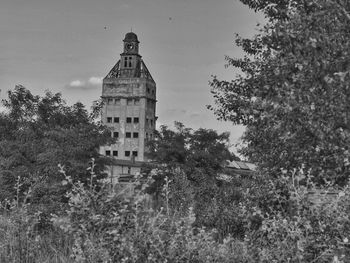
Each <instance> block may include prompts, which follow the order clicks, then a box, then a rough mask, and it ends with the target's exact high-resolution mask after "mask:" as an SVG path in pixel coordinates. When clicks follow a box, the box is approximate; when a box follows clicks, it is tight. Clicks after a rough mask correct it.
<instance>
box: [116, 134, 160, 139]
mask: <svg viewBox="0 0 350 263" xmlns="http://www.w3.org/2000/svg"><path fill="white" fill-rule="evenodd" d="M112 135H113V137H114V138H119V132H113V133H112ZM131 135H132V137H131ZM125 137H126V138H138V137H139V133H138V132H133V133H131V132H126V133H125ZM146 139H153V134H152V133H150V134H148V133H147V132H146Z"/></svg>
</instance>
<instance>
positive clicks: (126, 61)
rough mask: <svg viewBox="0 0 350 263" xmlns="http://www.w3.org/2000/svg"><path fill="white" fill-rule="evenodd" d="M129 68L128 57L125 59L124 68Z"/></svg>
mask: <svg viewBox="0 0 350 263" xmlns="http://www.w3.org/2000/svg"><path fill="white" fill-rule="evenodd" d="M127 67H128V57H125V58H124V68H127Z"/></svg>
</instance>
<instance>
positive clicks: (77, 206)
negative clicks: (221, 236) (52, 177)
mask: <svg viewBox="0 0 350 263" xmlns="http://www.w3.org/2000/svg"><path fill="white" fill-rule="evenodd" d="M90 171H91V177H94V176H95V174H94V172H93V165H92V169H91V170H90ZM65 182H68V183H69V184H72V190H71V191H70V192H69V193H68V197H69V206H70V209H69V210H68V211H67V216H66V217H59V216H55V217H53V222H54V224H55V225H56V226H59V227H60V228H61V229H63V230H64V231H66V232H67V233H69V234H70V235H72V237H73V239H74V240H75V242H74V245H73V248H72V251H73V253H72V257H73V259H74V262H235V261H236V260H240V262H244V260H245V259H246V258H247V259H248V256H247V254H246V250H245V246H244V244H243V243H242V242H240V241H237V240H234V239H232V238H227V239H225V240H224V242H223V243H219V242H217V241H216V240H215V238H214V237H215V235H214V234H215V233H214V232H215V231H207V230H205V229H204V228H196V227H194V225H193V223H194V220H195V217H194V214H193V212H192V210H191V209H190V210H189V213H188V215H187V216H180V217H177V216H174V215H172V213H164V211H163V209H161V210H159V211H154V210H152V209H149V208H148V206H147V199H148V198H147V194H146V193H145V189H146V188H147V186H148V183H147V181H142V180H141V179H140V178H138V180H137V181H135V182H134V183H130V184H129V185H127V186H124V188H123V187H116V188H115V189H114V191H113V190H112V191H111V189H110V185H107V184H105V185H103V187H102V188H100V190H99V191H96V189H95V187H94V185H91V184H90V185H84V184H83V183H81V182H73V181H72V180H71V178H70V177H69V176H66V180H65ZM129 187H131V188H133V190H134V194H133V195H129V196H126V192H128V189H127V188H129Z"/></svg>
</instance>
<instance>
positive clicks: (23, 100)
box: [0, 86, 110, 218]
mask: <svg viewBox="0 0 350 263" xmlns="http://www.w3.org/2000/svg"><path fill="white" fill-rule="evenodd" d="M3 104H4V106H5V107H6V111H5V112H3V113H1V115H0V184H1V186H2V188H1V191H0V200H2V201H3V200H5V199H9V200H11V199H13V198H14V197H15V194H16V193H15V190H14V186H15V182H16V178H17V177H18V176H20V177H21V180H22V182H21V191H20V192H21V193H24V192H25V191H27V190H28V189H29V186H30V187H31V200H30V203H31V204H32V206H36V207H37V208H36V209H34V208H33V209H34V210H35V211H37V210H41V211H42V212H45V211H46V212H45V213H44V214H46V216H48V215H49V213H50V211H62V210H63V209H64V206H65V204H66V203H67V200H66V198H65V197H64V193H65V191H67V189H68V187H67V186H65V185H62V184H61V183H60V182H61V180H62V175H61V174H60V173H59V172H58V169H57V165H58V164H62V165H64V166H65V169H66V171H67V173H68V174H71V175H72V176H74V178H75V179H79V180H81V181H84V180H86V178H89V176H88V172H87V171H86V168H87V163H88V162H89V160H90V158H92V157H93V158H96V163H97V164H98V165H97V166H96V173H97V174H98V175H99V176H100V177H103V176H104V172H103V170H104V165H105V164H106V163H107V161H106V160H105V159H103V157H101V156H100V155H99V153H98V148H99V146H100V145H102V144H106V143H108V142H109V140H110V136H108V132H107V131H106V129H105V128H104V127H103V126H100V125H98V124H95V123H94V120H93V119H92V118H90V116H89V114H88V112H87V111H86V109H85V108H84V105H83V104H81V103H79V102H78V103H76V104H74V105H73V106H67V105H66V104H65V102H64V101H63V99H62V96H61V94H59V93H57V94H52V93H50V92H47V93H46V94H45V96H43V97H40V96H37V95H32V93H31V92H30V91H29V90H27V89H26V88H24V87H23V86H16V88H15V89H14V90H13V91H9V92H8V99H7V100H3ZM19 198H22V199H23V195H22V196H20V197H19ZM34 210H33V211H34ZM44 210H45V211H44ZM42 218H44V216H42Z"/></svg>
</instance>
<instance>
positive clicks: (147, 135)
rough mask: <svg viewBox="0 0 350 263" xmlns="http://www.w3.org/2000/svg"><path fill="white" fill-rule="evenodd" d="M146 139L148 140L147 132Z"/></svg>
mask: <svg viewBox="0 0 350 263" xmlns="http://www.w3.org/2000/svg"><path fill="white" fill-rule="evenodd" d="M146 140H148V133H147V132H146Z"/></svg>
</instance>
